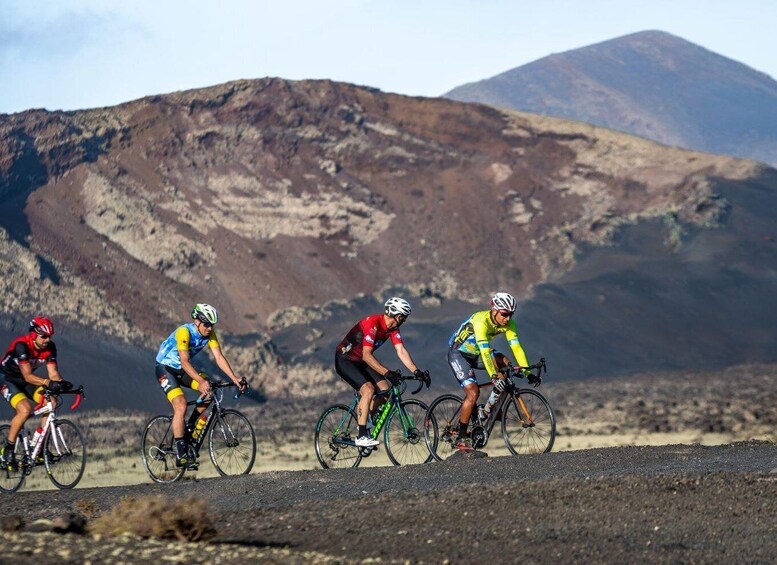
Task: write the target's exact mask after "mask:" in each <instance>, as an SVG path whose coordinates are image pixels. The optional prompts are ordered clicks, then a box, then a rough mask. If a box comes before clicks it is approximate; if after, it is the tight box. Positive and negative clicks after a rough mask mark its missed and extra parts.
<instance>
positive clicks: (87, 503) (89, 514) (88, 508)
mask: <svg viewBox="0 0 777 565" xmlns="http://www.w3.org/2000/svg"><path fill="white" fill-rule="evenodd" d="M73 506H75V509H76V510H77V511H78V512H79V513H80V514H83V515H84V516H85V517H86V518H89V519H92V518H94V517H95V516H97V515H98V514H99V513H100V508H99V507H98V506H97V503H96V502H95V501H94V500H92V499H91V498H81V499H79V500H76V503H75V504H74V505H73Z"/></svg>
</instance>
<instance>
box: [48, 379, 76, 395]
mask: <svg viewBox="0 0 777 565" xmlns="http://www.w3.org/2000/svg"><path fill="white" fill-rule="evenodd" d="M48 388H49V390H50V391H51V392H55V393H57V392H67V391H69V390H71V389H72V388H73V383H71V382H70V381H66V380H64V379H62V380H59V381H49V386H48Z"/></svg>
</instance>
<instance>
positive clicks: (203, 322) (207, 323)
mask: <svg viewBox="0 0 777 565" xmlns="http://www.w3.org/2000/svg"><path fill="white" fill-rule="evenodd" d="M197 319H198V320H199V318H197ZM200 323H201V324H202V325H203V326H205V327H206V328H212V327H213V324H211V323H210V322H206V321H205V320H200Z"/></svg>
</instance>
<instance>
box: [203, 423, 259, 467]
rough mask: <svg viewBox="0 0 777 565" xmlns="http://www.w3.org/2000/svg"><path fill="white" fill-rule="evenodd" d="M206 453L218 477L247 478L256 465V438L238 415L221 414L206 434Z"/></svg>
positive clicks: (252, 430)
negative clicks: (244, 476) (241, 476)
mask: <svg viewBox="0 0 777 565" xmlns="http://www.w3.org/2000/svg"><path fill="white" fill-rule="evenodd" d="M208 452H209V453H210V460H211V462H212V463H213V466H214V467H215V468H216V471H218V473H219V475H221V476H222V477H229V476H234V475H247V474H248V473H250V472H251V469H252V468H253V466H254V461H256V434H255V433H254V428H253V427H252V426H251V422H249V421H248V418H246V417H245V415H244V414H243V413H242V412H239V411H237V410H233V409H227V410H223V411H222V412H221V413H220V414H218V415H217V416H216V418H214V421H213V424H212V425H211V427H210V430H209V431H208Z"/></svg>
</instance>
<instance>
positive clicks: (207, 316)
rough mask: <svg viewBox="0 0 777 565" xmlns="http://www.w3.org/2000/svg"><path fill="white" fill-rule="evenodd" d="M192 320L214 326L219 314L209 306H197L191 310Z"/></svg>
mask: <svg viewBox="0 0 777 565" xmlns="http://www.w3.org/2000/svg"><path fill="white" fill-rule="evenodd" d="M192 318H194V319H195V320H199V321H200V322H205V323H206V324H210V325H214V324H215V323H216V322H218V321H219V314H218V312H216V309H215V308H214V307H213V306H211V305H210V304H197V305H196V306H195V307H194V309H193V310H192Z"/></svg>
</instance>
